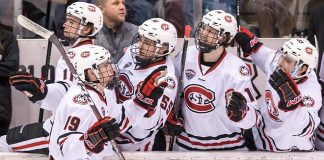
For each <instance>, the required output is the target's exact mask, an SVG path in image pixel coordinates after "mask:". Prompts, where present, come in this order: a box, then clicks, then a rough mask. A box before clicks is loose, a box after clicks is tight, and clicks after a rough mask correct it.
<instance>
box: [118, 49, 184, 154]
mask: <svg viewBox="0 0 324 160" xmlns="http://www.w3.org/2000/svg"><path fill="white" fill-rule="evenodd" d="M160 66H167V75H166V77H167V78H166V80H167V82H168V84H169V85H168V86H167V87H166V88H165V90H164V94H163V95H162V96H161V98H160V99H159V101H158V103H157V106H156V108H155V111H154V112H149V113H147V111H146V110H145V113H146V114H147V115H146V116H139V117H140V118H138V119H137V120H136V122H134V123H135V124H132V125H133V126H132V128H131V129H129V130H127V131H126V132H125V133H122V134H121V135H120V136H119V137H117V138H116V142H117V143H118V146H119V147H120V148H121V150H125V151H149V150H152V146H153V141H154V138H155V135H156V133H157V131H158V130H159V129H160V128H161V127H162V126H163V125H164V123H165V121H166V119H167V116H168V115H169V113H170V112H171V110H172V108H173V105H174V99H175V95H176V89H177V84H178V82H177V78H176V76H175V69H174V66H173V63H172V62H171V61H170V59H169V58H166V59H165V60H163V61H159V62H156V63H152V64H150V65H148V66H146V67H142V68H141V67H140V68H138V66H136V64H134V62H133V59H132V56H131V53H130V50H129V49H128V50H127V51H126V53H125V55H124V56H123V57H122V58H121V59H120V61H119V63H118V67H119V69H120V76H119V89H118V90H116V92H117V97H118V100H119V101H120V102H123V106H124V107H125V108H126V110H127V111H129V113H133V112H134V111H136V112H138V111H139V112H142V111H144V109H142V108H141V107H140V106H138V105H136V104H135V103H134V102H133V100H132V99H133V98H134V97H135V91H136V89H137V86H138V85H139V83H140V82H142V81H143V80H144V79H145V78H146V77H147V76H148V75H149V74H151V73H152V71H154V70H155V69H156V68H158V67H160ZM132 110H134V111H132ZM142 113H143V112H142ZM130 117H131V116H130ZM131 118H132V117H131Z"/></svg>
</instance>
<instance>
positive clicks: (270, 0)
mask: <svg viewBox="0 0 324 160" xmlns="http://www.w3.org/2000/svg"><path fill="white" fill-rule="evenodd" d="M292 2H293V0H255V2H254V3H251V4H253V5H255V6H254V7H252V8H255V9H256V14H257V17H258V23H259V29H260V33H261V37H263V38H264V37H283V36H288V35H289V34H290V33H291V32H292V29H293V27H294V18H293V15H292V14H291V13H290V12H289V7H290V6H291V4H292Z"/></svg>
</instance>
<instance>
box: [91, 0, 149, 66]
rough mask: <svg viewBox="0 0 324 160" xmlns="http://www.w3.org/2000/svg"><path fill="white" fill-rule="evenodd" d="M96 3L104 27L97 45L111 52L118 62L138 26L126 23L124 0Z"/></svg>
mask: <svg viewBox="0 0 324 160" xmlns="http://www.w3.org/2000/svg"><path fill="white" fill-rule="evenodd" d="M96 3H97V5H98V7H99V8H100V9H101V10H102V13H103V16H104V26H103V28H102V29H101V30H100V32H99V34H98V35H97V38H96V39H95V44H96V45H99V46H103V47H104V48H106V49H107V50H109V52H110V53H111V54H112V56H113V58H114V59H115V60H116V61H117V62H118V61H119V59H120V58H121V57H122V56H123V55H124V53H125V51H126V49H127V47H128V46H130V45H131V43H132V40H133V37H134V36H135V34H136V33H137V31H138V26H136V25H133V24H131V23H129V22H125V16H126V8H125V3H124V1H123V0H97V2H96ZM144 10H146V9H144Z"/></svg>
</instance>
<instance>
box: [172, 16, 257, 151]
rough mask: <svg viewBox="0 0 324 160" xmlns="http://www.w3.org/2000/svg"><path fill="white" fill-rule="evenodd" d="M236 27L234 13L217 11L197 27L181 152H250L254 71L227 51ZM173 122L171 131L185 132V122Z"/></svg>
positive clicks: (188, 69) (187, 71)
mask: <svg viewBox="0 0 324 160" xmlns="http://www.w3.org/2000/svg"><path fill="white" fill-rule="evenodd" d="M236 25H237V24H236V19H235V18H234V17H233V16H232V15H231V14H229V13H226V12H224V11H222V10H213V11H210V12H208V13H207V14H206V15H204V16H203V19H202V21H201V22H200V23H199V24H198V26H197V28H196V31H195V46H189V47H188V51H187V56H186V63H185V66H184V73H183V74H184V76H183V77H184V78H183V87H182V91H183V96H184V97H183V102H182V104H181V106H180V107H181V108H180V110H182V115H183V120H184V124H183V127H184V130H183V131H182V132H181V134H180V135H178V136H177V138H176V142H175V146H174V150H176V151H185V150H204V151H207V150H247V148H246V146H245V145H244V142H245V141H244V138H243V135H242V131H243V130H244V129H249V128H251V127H252V126H253V125H254V124H255V111H254V108H253V107H254V102H253V101H254V97H253V96H252V93H251V88H252V84H251V80H250V71H249V69H248V67H247V66H246V64H245V63H244V62H243V61H242V60H241V59H239V58H238V57H236V56H235V55H234V54H231V53H228V52H227V51H226V47H228V46H229V45H230V43H232V40H233V38H234V36H235V34H236V33H237V26H236ZM169 119H171V117H169ZM168 122H170V123H167V126H166V127H168V126H171V125H174V124H176V125H177V126H178V128H180V127H179V126H180V124H181V123H172V119H171V121H168ZM175 122H181V121H177V120H176V121H175ZM202 124H203V125H202ZM178 131H179V130H178ZM178 131H177V132H178ZM180 131H181V130H180ZM166 132H167V134H168V130H166ZM177 132H176V131H174V133H173V134H176V133H177Z"/></svg>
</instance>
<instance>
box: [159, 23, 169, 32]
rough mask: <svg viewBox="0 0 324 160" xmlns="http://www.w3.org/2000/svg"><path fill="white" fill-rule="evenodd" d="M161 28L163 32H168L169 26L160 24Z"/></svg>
mask: <svg viewBox="0 0 324 160" xmlns="http://www.w3.org/2000/svg"><path fill="white" fill-rule="evenodd" d="M161 28H162V29H163V30H165V31H166V30H169V25H168V24H166V23H163V24H161Z"/></svg>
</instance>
